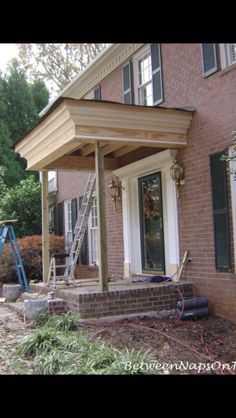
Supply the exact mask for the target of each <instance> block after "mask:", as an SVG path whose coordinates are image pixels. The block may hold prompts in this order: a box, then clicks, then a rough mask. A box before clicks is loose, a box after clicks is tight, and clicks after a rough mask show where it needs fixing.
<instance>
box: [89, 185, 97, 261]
mask: <svg viewBox="0 0 236 418" xmlns="http://www.w3.org/2000/svg"><path fill="white" fill-rule="evenodd" d="M93 197H96V192H94V193H93ZM91 229H92V207H91V210H90V213H89V217H88V249H89V265H90V266H94V263H93V262H92V239H91ZM98 265H99V260H96V266H98Z"/></svg>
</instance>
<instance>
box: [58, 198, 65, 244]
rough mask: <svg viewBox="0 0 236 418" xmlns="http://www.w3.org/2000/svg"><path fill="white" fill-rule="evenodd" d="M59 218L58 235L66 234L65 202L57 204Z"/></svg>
mask: <svg viewBox="0 0 236 418" xmlns="http://www.w3.org/2000/svg"><path fill="white" fill-rule="evenodd" d="M57 219H58V227H57V232H58V235H59V236H61V235H64V205H63V202H61V203H58V205H57Z"/></svg>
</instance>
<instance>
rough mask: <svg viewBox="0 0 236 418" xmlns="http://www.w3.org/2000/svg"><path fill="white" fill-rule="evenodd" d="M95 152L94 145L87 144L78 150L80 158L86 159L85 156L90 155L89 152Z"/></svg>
mask: <svg viewBox="0 0 236 418" xmlns="http://www.w3.org/2000/svg"><path fill="white" fill-rule="evenodd" d="M94 151H95V145H94V144H88V145H84V147H83V148H82V149H81V150H80V155H81V156H82V157H86V155H89V154H91V152H94Z"/></svg>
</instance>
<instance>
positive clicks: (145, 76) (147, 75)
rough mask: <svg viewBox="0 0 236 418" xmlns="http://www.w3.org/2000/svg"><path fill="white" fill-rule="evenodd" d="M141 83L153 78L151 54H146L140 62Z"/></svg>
mask: <svg viewBox="0 0 236 418" xmlns="http://www.w3.org/2000/svg"><path fill="white" fill-rule="evenodd" d="M138 67H139V85H142V84H145V83H147V82H148V81H150V80H151V79H152V69H151V55H150V54H148V55H145V56H144V57H143V58H141V59H140V60H139V62H138Z"/></svg>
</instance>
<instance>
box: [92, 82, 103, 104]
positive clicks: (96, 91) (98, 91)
mask: <svg viewBox="0 0 236 418" xmlns="http://www.w3.org/2000/svg"><path fill="white" fill-rule="evenodd" d="M101 97H102V95H101V85H100V84H99V85H98V86H97V87H96V88H95V89H94V100H101Z"/></svg>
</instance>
